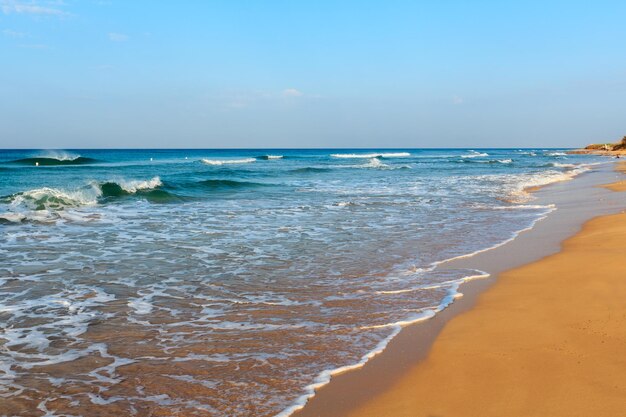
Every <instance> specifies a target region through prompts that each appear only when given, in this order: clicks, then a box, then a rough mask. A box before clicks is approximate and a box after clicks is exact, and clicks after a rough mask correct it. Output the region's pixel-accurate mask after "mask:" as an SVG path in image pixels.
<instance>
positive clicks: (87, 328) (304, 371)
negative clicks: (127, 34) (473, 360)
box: [0, 149, 596, 416]
mask: <svg viewBox="0 0 626 417" xmlns="http://www.w3.org/2000/svg"><path fill="white" fill-rule="evenodd" d="M595 161H596V159H594V158H593V157H589V156H575V155H565V154H564V153H563V152H562V151H560V150H540V149H534V150H530V149H526V150H415V149H408V150H272V151H269V152H268V151H259V150H238V151H211V150H177V151H155V150H149V151H148V150H133V151H72V152H50V151H0V259H1V260H2V262H0V415H3V414H4V415H21V416H61V415H63V416H66V415H73V416H79V415H81V416H96V415H103V416H104V415H107V416H109V415H116V416H125V415H137V416H148V415H150V416H274V415H277V414H279V413H282V414H283V415H286V414H288V413H289V412H290V411H291V410H293V409H295V408H297V407H299V406H301V404H302V403H303V401H304V399H305V398H306V395H308V394H310V393H311V388H312V386H314V385H315V384H321V383H324V382H325V381H326V380H327V379H328V374H329V371H332V370H334V369H337V368H340V367H343V366H350V365H354V364H358V363H361V362H362V361H363V360H365V359H366V357H367V355H368V354H369V353H371V352H373V351H376V350H379V349H380V348H382V347H383V346H384V344H385V343H386V342H387V341H388V339H389V337H390V336H392V335H393V334H395V333H396V332H397V331H398V328H399V327H398V326H399V324H403V323H407V322H411V321H415V320H419V319H421V318H424V317H428V316H429V315H432V314H433V313H435V312H436V311H438V310H439V309H441V308H443V307H444V306H445V305H446V304H447V303H449V302H451V301H452V300H453V298H454V296H455V295H456V294H457V291H456V290H457V287H458V285H459V284H460V283H461V282H463V281H464V280H467V279H472V278H476V277H479V276H481V275H482V272H481V271H476V270H449V269H448V270H445V271H443V270H438V269H437V267H436V266H437V263H438V262H441V261H444V260H446V259H449V258H452V257H456V256H462V255H466V254H471V253H472V252H475V251H479V250H482V249H485V248H488V247H491V246H494V245H498V244H501V243H502V242H504V241H506V240H507V239H510V238H511V237H513V236H515V234H516V233H517V232H518V231H520V230H522V229H524V228H527V227H529V226H531V225H532V224H533V222H535V221H537V219H539V218H541V217H542V216H544V215H546V214H547V213H549V212H550V211H551V210H553V208H552V207H548V206H538V205H535V204H533V201H532V197H530V196H529V195H528V194H527V193H525V192H524V191H523V189H524V188H525V187H527V186H531V185H541V184H546V183H550V182H553V181H557V180H561V179H567V178H571V177H573V176H575V175H576V174H578V173H581V172H583V171H584V170H586V169H588V164H591V163H594V162H595Z"/></svg>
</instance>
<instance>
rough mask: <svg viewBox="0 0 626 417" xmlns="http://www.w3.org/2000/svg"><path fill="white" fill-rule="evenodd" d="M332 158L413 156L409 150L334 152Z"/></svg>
mask: <svg viewBox="0 0 626 417" xmlns="http://www.w3.org/2000/svg"><path fill="white" fill-rule="evenodd" d="M330 156H331V157H332V158H350V159H355V158H364V159H369V158H406V157H408V156H411V154H410V153H408V152H382V153H379V152H376V153H334V154H331V155H330Z"/></svg>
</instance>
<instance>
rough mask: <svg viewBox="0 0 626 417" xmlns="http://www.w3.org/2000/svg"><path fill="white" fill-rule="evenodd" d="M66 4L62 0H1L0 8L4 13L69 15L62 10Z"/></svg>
mask: <svg viewBox="0 0 626 417" xmlns="http://www.w3.org/2000/svg"><path fill="white" fill-rule="evenodd" d="M60 6H64V4H63V2H61V1H43V2H42V1H34V0H33V1H19V0H0V10H2V13H4V14H12V13H15V14H26V15H36V16H57V17H62V16H69V13H67V12H66V11H64V10H62V9H61V8H60Z"/></svg>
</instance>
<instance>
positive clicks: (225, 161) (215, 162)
mask: <svg viewBox="0 0 626 417" xmlns="http://www.w3.org/2000/svg"><path fill="white" fill-rule="evenodd" d="M200 161H201V162H202V163H203V164H207V165H229V164H248V163H250V162H255V161H256V158H242V159H201V160H200Z"/></svg>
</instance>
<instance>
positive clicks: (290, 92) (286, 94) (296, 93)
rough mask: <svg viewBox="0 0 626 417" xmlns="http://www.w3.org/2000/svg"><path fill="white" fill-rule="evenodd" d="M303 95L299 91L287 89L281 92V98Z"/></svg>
mask: <svg viewBox="0 0 626 417" xmlns="http://www.w3.org/2000/svg"><path fill="white" fill-rule="evenodd" d="M303 95H304V93H302V91H300V90H296V89H295V88H288V89H286V90H283V97H302V96H303Z"/></svg>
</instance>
